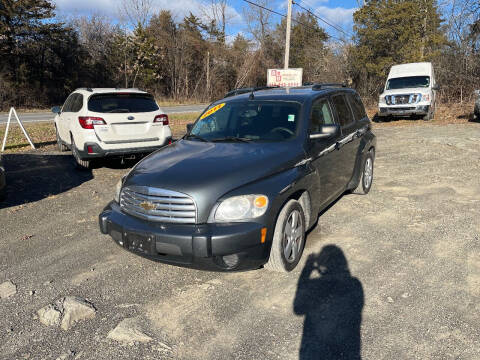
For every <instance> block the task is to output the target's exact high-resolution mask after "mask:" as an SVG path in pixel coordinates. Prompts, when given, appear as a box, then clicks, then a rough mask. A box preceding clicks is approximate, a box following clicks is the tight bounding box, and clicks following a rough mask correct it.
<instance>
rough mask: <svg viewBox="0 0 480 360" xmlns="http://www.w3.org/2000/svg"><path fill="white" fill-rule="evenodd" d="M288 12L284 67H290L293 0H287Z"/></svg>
mask: <svg viewBox="0 0 480 360" xmlns="http://www.w3.org/2000/svg"><path fill="white" fill-rule="evenodd" d="M287 2H288V12H287V31H286V38H285V62H284V68H285V69H288V61H289V59H290V31H291V29H292V0H287Z"/></svg>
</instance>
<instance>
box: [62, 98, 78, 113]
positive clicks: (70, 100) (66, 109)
mask: <svg viewBox="0 0 480 360" xmlns="http://www.w3.org/2000/svg"><path fill="white" fill-rule="evenodd" d="M74 100H75V94H72V95H70V96H69V97H68V98H67V100H66V101H65V103H64V104H63V107H62V112H71V111H72V104H73V101H74Z"/></svg>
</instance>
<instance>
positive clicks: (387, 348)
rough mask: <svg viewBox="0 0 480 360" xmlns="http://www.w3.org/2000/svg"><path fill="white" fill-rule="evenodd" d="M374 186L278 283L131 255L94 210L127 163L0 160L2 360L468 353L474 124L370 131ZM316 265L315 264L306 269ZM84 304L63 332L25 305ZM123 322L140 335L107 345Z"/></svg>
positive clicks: (340, 206)
mask: <svg viewBox="0 0 480 360" xmlns="http://www.w3.org/2000/svg"><path fill="white" fill-rule="evenodd" d="M375 133H376V135H377V136H378V149H377V157H376V162H375V179H374V185H373V188H372V191H371V192H370V194H368V195H367V196H360V195H344V196H343V197H341V198H340V199H339V200H338V201H337V202H336V203H335V204H334V205H333V206H332V207H330V208H329V209H328V210H327V211H325V212H324V213H323V214H321V216H320V217H319V221H318V225H317V226H316V227H315V228H314V229H313V230H312V231H311V232H310V233H309V235H308V237H307V246H306V249H305V253H304V257H303V262H302V263H301V264H300V265H299V266H298V268H297V270H296V271H294V272H292V273H289V274H275V273H270V272H268V271H266V270H262V269H261V270H256V271H250V272H243V273H228V274H227V273H212V272H202V271H196V270H190V269H184V268H178V267H173V266H168V265H163V264H159V263H154V262H151V261H149V260H146V259H143V258H140V257H138V256H135V255H133V254H130V253H128V252H126V251H124V250H123V249H122V248H120V247H119V246H117V245H115V244H114V243H113V241H112V240H111V239H110V238H109V237H107V236H103V235H101V234H100V232H99V230H98V225H97V215H98V214H99V212H100V211H101V209H102V208H103V206H104V205H105V204H106V203H107V202H108V201H110V199H111V198H112V196H113V192H114V185H115V183H116V182H117V180H118V179H119V178H120V176H121V175H123V174H124V173H125V172H126V171H128V166H129V165H131V164H127V165H124V166H122V165H120V164H118V163H113V162H110V163H107V164H106V167H102V168H98V169H94V170H93V171H91V172H86V173H79V172H76V171H75V170H74V169H73V166H72V164H71V159H70V156H69V155H68V153H66V154H60V153H56V152H43V153H28V152H27V153H21V154H7V155H5V156H4V160H5V165H6V168H7V173H8V179H7V180H8V199H7V201H6V202H4V203H1V204H0V283H2V282H4V281H7V280H10V281H11V282H12V283H14V284H15V285H16V286H17V293H16V294H15V295H13V296H11V297H8V298H6V299H0V358H1V359H9V360H11V359H57V358H60V359H332V360H333V359H360V358H362V359H465V360H466V359H470V360H476V359H480V301H479V300H480V219H479V214H480V124H478V123H463V124H457V125H440V126H439V125H433V124H425V123H423V122H421V121H420V122H417V123H414V124H412V126H390V125H388V124H375ZM315 269H316V270H315ZM63 296H79V297H81V298H84V299H87V300H88V301H90V302H91V303H92V304H94V306H95V308H96V309H97V312H96V316H95V318H94V319H89V320H85V321H83V322H79V323H77V324H75V326H74V327H73V328H72V329H70V330H68V331H64V330H61V329H60V328H58V327H47V326H45V325H43V324H41V323H40V322H39V320H38V319H37V316H36V312H37V310H38V309H40V308H42V307H44V306H46V305H47V304H50V303H52V302H54V301H55V300H57V299H59V298H61V297H63ZM126 318H134V319H135V321H136V322H137V324H138V327H139V329H140V330H141V331H142V332H143V333H144V334H145V335H148V336H149V337H150V338H151V339H152V340H151V341H149V342H147V343H133V344H130V345H124V344H120V343H118V342H116V341H115V340H112V339H109V338H107V334H108V333H109V332H110V331H111V330H112V329H114V328H115V327H116V326H117V325H118V324H119V323H120V322H121V321H122V320H123V319H126Z"/></svg>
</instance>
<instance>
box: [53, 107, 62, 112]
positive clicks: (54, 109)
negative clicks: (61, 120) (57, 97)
mask: <svg viewBox="0 0 480 360" xmlns="http://www.w3.org/2000/svg"><path fill="white" fill-rule="evenodd" d="M61 112H62V109H60V106H54V107H52V113H54V114H60V113H61Z"/></svg>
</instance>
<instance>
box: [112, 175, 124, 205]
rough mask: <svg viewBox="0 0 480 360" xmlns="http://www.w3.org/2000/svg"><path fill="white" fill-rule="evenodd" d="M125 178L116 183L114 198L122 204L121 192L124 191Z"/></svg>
mask: <svg viewBox="0 0 480 360" xmlns="http://www.w3.org/2000/svg"><path fill="white" fill-rule="evenodd" d="M122 185H123V179H120V180H118V182H117V185H115V197H114V200H115V201H116V202H117V203H118V204H120V192H121V191H122Z"/></svg>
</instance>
